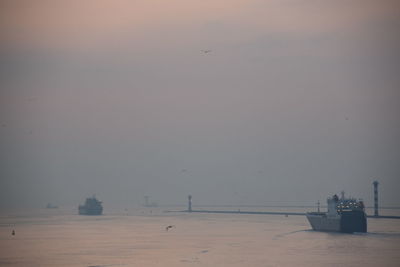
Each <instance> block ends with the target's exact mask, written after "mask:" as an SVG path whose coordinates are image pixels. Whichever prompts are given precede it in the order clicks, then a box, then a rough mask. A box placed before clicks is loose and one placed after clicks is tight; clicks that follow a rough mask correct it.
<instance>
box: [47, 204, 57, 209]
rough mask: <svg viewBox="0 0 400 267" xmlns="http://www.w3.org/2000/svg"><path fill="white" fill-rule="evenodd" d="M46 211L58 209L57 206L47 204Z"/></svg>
mask: <svg viewBox="0 0 400 267" xmlns="http://www.w3.org/2000/svg"><path fill="white" fill-rule="evenodd" d="M46 209H58V206H57V205H53V204H51V203H47V205H46Z"/></svg>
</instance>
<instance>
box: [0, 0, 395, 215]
mask: <svg viewBox="0 0 400 267" xmlns="http://www.w3.org/2000/svg"><path fill="white" fill-rule="evenodd" d="M0 5H1V7H0V34H1V43H0V78H1V81H0V86H1V92H0V101H1V102H0V104H1V105H0V111H1V113H0V138H1V139H0V145H1V147H0V151H1V152H0V162H1V165H0V166H1V168H0V177H1V178H0V179H1V180H0V208H1V209H3V210H4V209H7V208H11V207H18V208H24V207H29V208H30V207H42V206H44V205H45V204H46V203H47V202H52V203H54V204H59V205H77V204H78V203H80V202H83V201H84V199H85V197H87V196H89V195H91V194H93V193H96V194H97V196H98V197H99V198H100V199H101V200H103V201H104V202H105V205H106V206H107V205H109V206H113V205H114V206H121V207H129V206H131V205H137V204H139V203H140V202H141V201H143V196H144V195H149V196H151V198H152V199H153V200H158V201H160V203H161V204H186V196H187V195H188V194H192V195H193V202H194V205H195V204H196V203H197V204H232V205H235V204H259V205H263V204H273V203H279V204H313V203H315V202H316V201H317V200H320V201H325V198H326V197H327V196H329V195H330V194H333V193H338V192H340V191H341V190H345V191H346V192H348V193H349V194H351V195H352V196H356V197H360V198H363V199H364V200H365V201H366V204H367V205H372V185H371V183H372V181H373V180H374V179H378V180H379V181H380V193H381V195H380V200H381V203H382V204H383V205H400V196H399V194H398V190H399V188H400V141H399V140H400V139H399V137H400V119H399V115H400V108H399V106H400V105H399V103H400V73H399V70H400V54H399V47H400V34H399V29H400V5H399V4H398V3H397V1H376V0H374V1H369V0H336V1H326V0H271V1H268V0H263V1H262V0H240V1H235V0H202V1H199V0H169V1H166V0H163V1H162V0H135V1H128V0H126V1H122V0H118V1H115V0H114V1H111V0H109V1H105V0H98V1H94V0H93V1H67V0H65V1H63V0H58V1H52V0H36V1H23V0H21V1H12V0H2V1H1V2H0ZM208 49H210V50H212V51H211V52H210V53H204V52H202V50H208Z"/></svg>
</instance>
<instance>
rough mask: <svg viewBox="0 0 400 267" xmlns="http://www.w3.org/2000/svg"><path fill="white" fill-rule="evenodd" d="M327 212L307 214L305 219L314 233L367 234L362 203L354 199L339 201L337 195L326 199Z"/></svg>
mask: <svg viewBox="0 0 400 267" xmlns="http://www.w3.org/2000/svg"><path fill="white" fill-rule="evenodd" d="M327 205H328V211H327V212H308V213H307V219H308V221H309V222H310V224H311V227H312V228H313V229H314V230H316V231H332V232H344V233H353V232H364V233H365V232H367V216H366V214H365V210H364V203H363V202H362V201H361V200H359V201H357V200H356V199H355V198H345V197H344V194H342V198H341V199H339V197H338V196H337V195H334V196H333V197H331V198H328V199H327Z"/></svg>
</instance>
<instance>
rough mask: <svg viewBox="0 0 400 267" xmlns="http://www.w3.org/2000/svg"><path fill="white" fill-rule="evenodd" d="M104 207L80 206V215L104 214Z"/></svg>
mask: <svg viewBox="0 0 400 267" xmlns="http://www.w3.org/2000/svg"><path fill="white" fill-rule="evenodd" d="M102 214H103V208H92V209H90V208H86V207H84V206H79V215H102Z"/></svg>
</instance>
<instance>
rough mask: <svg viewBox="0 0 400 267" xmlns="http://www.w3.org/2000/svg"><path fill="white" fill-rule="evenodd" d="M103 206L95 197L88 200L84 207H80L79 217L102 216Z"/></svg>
mask: <svg viewBox="0 0 400 267" xmlns="http://www.w3.org/2000/svg"><path fill="white" fill-rule="evenodd" d="M102 213H103V206H102V204H101V201H99V200H97V199H96V197H95V196H92V197H88V198H86V201H85V204H84V205H79V215H101V214H102Z"/></svg>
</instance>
